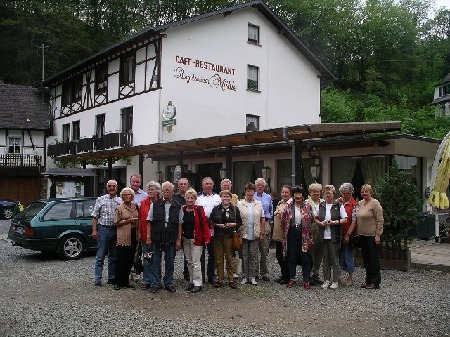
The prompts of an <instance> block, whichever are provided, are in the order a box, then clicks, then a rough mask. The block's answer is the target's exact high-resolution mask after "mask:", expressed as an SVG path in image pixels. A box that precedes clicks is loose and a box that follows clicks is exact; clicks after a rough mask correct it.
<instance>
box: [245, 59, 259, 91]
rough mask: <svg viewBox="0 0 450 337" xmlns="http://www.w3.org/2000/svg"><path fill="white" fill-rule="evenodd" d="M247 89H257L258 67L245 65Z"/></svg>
mask: <svg viewBox="0 0 450 337" xmlns="http://www.w3.org/2000/svg"><path fill="white" fill-rule="evenodd" d="M247 90H251V91H259V67H257V66H254V65H250V64H249V65H248V66H247Z"/></svg>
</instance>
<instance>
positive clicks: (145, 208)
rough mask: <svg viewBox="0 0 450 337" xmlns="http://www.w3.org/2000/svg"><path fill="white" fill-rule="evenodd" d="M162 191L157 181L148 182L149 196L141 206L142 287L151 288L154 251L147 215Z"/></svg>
mask: <svg viewBox="0 0 450 337" xmlns="http://www.w3.org/2000/svg"><path fill="white" fill-rule="evenodd" d="M160 192H161V185H160V184H159V183H157V182H155V181H153V180H152V181H150V182H149V183H148V184H147V198H145V199H143V200H142V201H141V203H140V206H139V222H140V228H139V231H140V239H141V240H140V244H141V246H142V254H143V255H144V261H143V263H142V268H143V277H142V283H141V289H144V290H145V289H149V288H150V277H151V275H150V270H151V267H152V265H151V261H150V258H149V253H150V252H152V251H153V248H152V247H151V245H149V244H148V242H147V237H148V235H147V234H148V233H147V231H148V225H147V216H148V212H149V210H150V205H151V204H152V202H153V201H156V200H158V199H159V194H160Z"/></svg>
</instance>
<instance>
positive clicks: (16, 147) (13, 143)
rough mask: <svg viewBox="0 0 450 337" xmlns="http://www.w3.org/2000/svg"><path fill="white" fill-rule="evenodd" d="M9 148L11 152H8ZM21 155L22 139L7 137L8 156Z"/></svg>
mask: <svg viewBox="0 0 450 337" xmlns="http://www.w3.org/2000/svg"><path fill="white" fill-rule="evenodd" d="M11 147H12V150H13V151H12V152H10V148H11ZM17 151H18V152H17ZM21 153H22V138H20V137H8V154H21Z"/></svg>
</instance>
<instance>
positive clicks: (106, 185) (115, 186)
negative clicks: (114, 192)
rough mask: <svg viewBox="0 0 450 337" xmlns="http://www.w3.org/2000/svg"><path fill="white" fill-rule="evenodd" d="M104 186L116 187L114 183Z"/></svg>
mask: <svg viewBox="0 0 450 337" xmlns="http://www.w3.org/2000/svg"><path fill="white" fill-rule="evenodd" d="M106 187H116V185H106Z"/></svg>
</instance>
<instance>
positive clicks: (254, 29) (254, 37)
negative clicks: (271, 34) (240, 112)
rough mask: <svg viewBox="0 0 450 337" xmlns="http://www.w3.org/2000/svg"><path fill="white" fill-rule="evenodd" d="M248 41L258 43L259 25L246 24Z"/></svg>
mask: <svg viewBox="0 0 450 337" xmlns="http://www.w3.org/2000/svg"><path fill="white" fill-rule="evenodd" d="M248 43H251V44H259V27H258V26H255V25H252V24H251V23H249V24H248Z"/></svg>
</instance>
